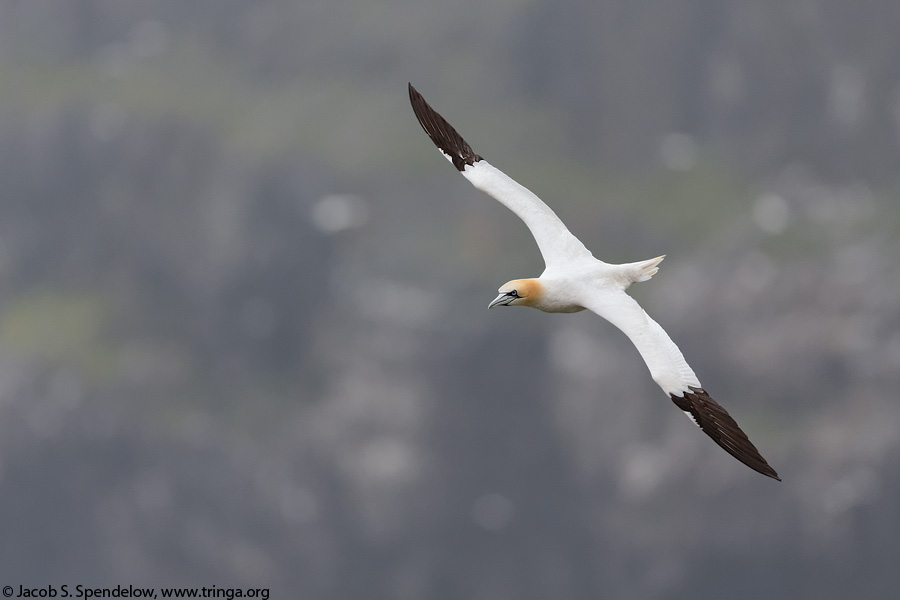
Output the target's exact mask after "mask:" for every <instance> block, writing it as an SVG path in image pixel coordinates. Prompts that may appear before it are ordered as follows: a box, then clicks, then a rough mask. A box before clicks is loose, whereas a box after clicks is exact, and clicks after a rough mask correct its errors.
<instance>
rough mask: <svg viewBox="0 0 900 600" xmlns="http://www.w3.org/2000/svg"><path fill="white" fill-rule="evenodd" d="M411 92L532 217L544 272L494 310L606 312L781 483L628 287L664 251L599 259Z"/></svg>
mask: <svg viewBox="0 0 900 600" xmlns="http://www.w3.org/2000/svg"><path fill="white" fill-rule="evenodd" d="M409 96H410V102H411V104H412V107H413V111H414V112H415V113H416V117H417V118H418V119H419V123H420V124H421V125H422V128H423V129H425V132H426V133H427V134H428V136H429V137H430V138H431V139H432V141H433V142H434V143H435V145H437V147H438V149H439V150H440V151H441V153H442V154H443V155H444V156H445V157H446V158H447V159H448V160H449V161H450V162H451V163H453V166H455V167H456V168H457V170H459V172H460V173H461V174H462V175H463V176H464V177H465V178H466V179H468V180H469V181H470V182H471V183H472V184H473V185H474V186H475V187H476V188H478V189H480V190H482V191H483V192H485V193H487V194H488V195H490V196H492V197H494V198H495V199H497V200H498V201H500V203H502V204H503V205H504V206H506V207H507V208H509V209H510V210H511V211H513V212H514V213H515V214H516V215H518V216H519V218H521V219H522V221H524V222H525V225H526V226H527V227H528V229H529V230H530V231H531V234H532V235H533V236H534V239H535V241H536V242H537V245H538V248H539V249H540V251H541V255H542V256H543V258H544V263H545V269H544V272H543V273H542V274H541V275H540V277H537V278H529V279H514V280H512V281H509V282H507V283H506V284H504V285H503V286H501V287H500V289H499V290H498V291H499V292H500V295H499V296H497V298H495V299H494V301H493V302H491V304H490V305H489V308H493V307H495V306H519V305H521V306H530V307H532V308H537V309H539V310H542V311H545V312H559V313H571V312H578V311H581V310H585V309H588V310H590V311H592V312H594V313H596V314H598V315H600V316H601V317H603V318H604V319H606V320H607V321H609V322H611V323H612V324H613V325H615V326H616V327H618V328H619V329H620V330H622V332H624V333H625V335H627V336H628V337H629V339H631V341H632V343H633V344H634V345H635V347H636V348H637V350H638V352H640V354H641V357H642V358H643V359H644V362H645V363H646V364H647V367H648V369H649V370H650V375H651V376H652V377H653V380H654V381H655V382H656V383H657V384H658V385H659V386H660V387H661V388H662V390H663V391H664V392H665V393H666V394H667V395H668V396H669V397H670V398H671V399H672V400H673V401H674V402H675V404H676V405H677V406H678V407H679V408H681V410H682V411H684V413H685V414H687V415H688V417H690V418H691V420H692V421H694V423H695V424H696V425H697V426H699V427H700V428H701V429H702V430H703V431H704V432H705V433H706V434H707V435H709V436H710V437H711V438H712V439H713V440H714V441H715V442H716V443H717V444H719V446H721V447H722V448H723V449H725V450H726V451H727V452H728V453H729V454H731V455H732V456H734V457H735V458H737V459H738V460H740V461H741V462H743V463H744V464H746V465H747V466H749V467H750V468H751V469H754V470H756V471H758V472H760V473H762V474H763V475H767V476H769V477H772V478H774V479H778V480H779V481H780V478H779V477H778V474H777V473H776V472H775V470H774V469H772V467H770V466H769V464H768V463H767V462H766V460H765V459H764V458H763V457H762V456H761V455H760V454H759V451H757V449H756V447H755V446H754V445H753V444H752V443H751V442H750V440H749V439H748V438H747V436H746V435H745V434H744V432H743V431H741V429H740V428H739V427H738V425H737V423H735V421H734V419H732V418H731V416H730V415H729V414H728V413H727V412H726V411H725V409H723V408H722V407H721V406H720V405H719V404H718V403H716V402H715V400H713V399H712V398H710V397H709V394H707V392H706V390H704V389H703V388H702V387H701V386H700V381H699V379H697V376H696V375H695V374H694V371H693V370H692V369H691V367H690V366H689V365H688V364H687V361H685V359H684V356H683V355H682V353H681V351H680V350H679V349H678V346H676V345H675V343H674V342H673V341H672V339H671V338H670V337H669V336H668V334H666V332H665V330H663V328H662V327H660V325H659V324H658V323H657V322H656V321H654V320H653V319H651V318H650V316H649V315H648V314H647V313H646V312H644V310H643V309H642V308H641V307H640V305H639V304H638V303H637V302H636V301H635V300H634V299H633V298H632V297H631V296H629V295H628V294H626V293H625V290H626V289H628V287H629V286H630V285H631V284H633V283H636V282H639V281H647V280H648V279H650V278H651V277H652V276H653V275H654V274H655V273H656V272H657V271H658V270H659V263H660V262H662V260H663V258H665V256H658V257H656V258H652V259H649V260H644V261H639V262H634V263H627V264H621V265H614V264H609V263H605V262H603V261H601V260H598V259H596V258H594V256H593V255H592V254H591V252H590V251H589V250H588V249H587V248H585V246H584V244H582V243H581V241H579V240H578V238H576V237H575V236H574V235H572V233H571V232H570V231H569V230H568V228H567V227H566V226H565V224H564V223H563V222H562V221H561V220H560V219H559V217H557V216H556V213H554V212H553V210H551V209H550V207H549V206H547V205H546V204H545V203H544V202H543V201H542V200H541V199H540V198H538V197H537V196H536V195H535V194H533V193H532V192H531V191H530V190H528V189H527V188H525V187H523V186H522V185H520V184H519V183H517V182H516V181H514V180H513V179H512V178H510V177H509V176H507V175H506V174H505V173H503V172H502V171H500V170H499V169H497V168H496V167H494V166H493V165H491V164H490V163H488V162H487V161H486V160H484V159H483V158H482V157H481V156H479V155H477V154H475V152H474V151H473V150H472V148H471V146H469V144H468V143H466V141H465V140H464V139H463V138H462V136H460V135H459V133H457V132H456V130H455V129H454V128H453V127H452V126H451V125H450V124H449V123H447V121H446V120H444V118H443V117H441V116H440V115H439V114H438V113H437V112H436V111H435V110H434V109H433V108H431V106H430V105H429V104H428V103H427V102H426V101H425V99H424V98H423V97H422V95H421V94H419V93H418V92H417V91H416V89H415V88H413V86H412V84H410V86H409Z"/></svg>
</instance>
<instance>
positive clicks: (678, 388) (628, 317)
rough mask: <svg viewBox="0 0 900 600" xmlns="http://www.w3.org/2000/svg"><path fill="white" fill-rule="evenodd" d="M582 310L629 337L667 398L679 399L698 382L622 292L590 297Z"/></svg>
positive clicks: (655, 326) (655, 325)
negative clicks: (594, 314)
mask: <svg viewBox="0 0 900 600" xmlns="http://www.w3.org/2000/svg"><path fill="white" fill-rule="evenodd" d="M584 306H585V308H587V309H589V310H591V311H593V312H595V313H597V314H598V315H600V316H601V317H603V318H604V319H606V320H607V321H609V322H610V323H612V324H613V325H615V326H616V327H618V328H619V329H621V330H622V332H623V333H624V334H625V335H627V336H628V338H629V339H630V340H631V342H632V343H633V344H634V345H635V347H636V348H637V349H638V352H640V354H641V357H642V358H643V359H644V362H645V363H647V368H649V369H650V375H651V376H652V377H653V380H654V381H655V382H656V383H657V384H658V385H659V387H661V388H662V389H663V391H664V392H665V393H666V394H670V395H671V394H675V395H676V396H682V395H684V393H685V392H686V391H688V389H689V386H693V387H700V381H699V380H698V379H697V376H696V375H695V374H694V371H693V370H692V369H691V367H690V366H689V365H688V364H687V361H686V360H684V355H682V354H681V350H679V349H678V346H676V345H675V342H673V341H672V338H670V337H669V335H668V334H667V333H666V332H665V330H664V329H663V328H662V327H660V325H659V323H657V322H656V321H654V320H653V319H651V318H650V315H648V314H647V313H646V312H645V311H644V309H643V308H641V305H640V304H638V303H637V301H636V300H635V299H634V298H632V297H631V296H629V295H628V294H626V293H625V292H624V291H603V292H599V293H596V294H593V295H592V297H590V298H587V302H585V303H584Z"/></svg>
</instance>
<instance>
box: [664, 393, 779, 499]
mask: <svg viewBox="0 0 900 600" xmlns="http://www.w3.org/2000/svg"><path fill="white" fill-rule="evenodd" d="M688 387H689V389H690V390H691V391H690V392H685V393H684V396H683V397H679V396H676V395H674V394H672V401H673V402H675V404H676V405H677V406H678V408H680V409H681V410H683V411H685V412H687V413H690V414H691V416H692V417H693V418H694V421H695V422H696V423H697V425H699V426H700V429H702V430H703V432H704V433H706V435H708V436H709V437H711V438H712V439H713V441H714V442H716V443H717V444H718V445H720V446H721V447H722V448H724V449H725V451H726V452H728V454H730V455H732V456H733V457H735V458H736V459H738V460H739V461H741V462H742V463H744V464H745V465H747V466H748V467H750V468H751V469H753V470H754V471H758V472H759V473H762V474H763V475H767V476H768V477H771V478H773V479H777V480H778V481H781V478H780V477H779V476H778V473H776V472H775V469H773V468H772V467H770V466H769V463H767V462H766V459H764V458H763V457H762V456H761V455H760V453H759V450H757V449H756V446H754V445H753V444H752V443H751V442H750V440H749V439H747V435H746V434H745V433H744V432H743V431H741V428H740V427H738V424H737V423H735V422H734V419H732V418H731V415H729V414H728V413H727V412H726V411H725V409H724V408H722V407H721V406H719V404H718V403H717V402H716V401H715V400H713V399H712V398H710V397H709V394H707V393H706V390H704V389H703V388H698V387H692V386H688Z"/></svg>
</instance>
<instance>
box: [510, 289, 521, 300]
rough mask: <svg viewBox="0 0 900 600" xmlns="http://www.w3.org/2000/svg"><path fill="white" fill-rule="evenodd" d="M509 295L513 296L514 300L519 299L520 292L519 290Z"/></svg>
mask: <svg viewBox="0 0 900 600" xmlns="http://www.w3.org/2000/svg"><path fill="white" fill-rule="evenodd" d="M509 295H510V296H512V297H513V298H518V297H519V292H518V291H517V290H513V291H511V292H510V293H509Z"/></svg>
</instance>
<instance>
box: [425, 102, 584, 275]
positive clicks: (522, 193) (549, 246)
mask: <svg viewBox="0 0 900 600" xmlns="http://www.w3.org/2000/svg"><path fill="white" fill-rule="evenodd" d="M409 101H410V103H411V104H412V108H413V111H414V112H415V113H416V118H418V119H419V123H420V124H421V125H422V128H423V129H424V130H425V133H427V134H428V137H430V138H431V141H433V142H434V143H435V145H436V146H437V147H438V149H439V150H440V151H441V153H442V154H443V155H444V156H445V157H447V159H449V160H450V162H452V163H453V166H454V167H456V169H457V170H458V171H459V172H460V173H462V174H463V176H464V177H465V178H466V179H468V180H469V181H470V182H472V185H474V186H475V187H477V188H478V189H480V190H481V191H483V192H485V193H487V194H489V195H490V196H493V197H494V198H496V199H497V200H499V201H500V203H501V204H503V205H504V206H506V207H507V208H508V209H510V210H511V211H513V212H514V213H516V214H517V215H518V216H519V218H520V219H522V220H523V221H525V225H527V226H528V229H529V230H530V231H531V234H532V235H533V236H534V239H535V241H536V242H537V245H538V248H540V250H541V255H542V256H543V257H544V263H545V264H546V265H547V268H548V269H550V268H553V267H554V266H556V265H559V266H571V265H572V264H573V263H574V262H578V261H579V260H582V259H584V258H593V257H592V255H591V253H590V252H589V251H588V250H587V248H585V247H584V244H582V243H581V242H580V241H579V240H578V238H576V237H575V236H574V235H572V233H571V232H570V231H569V230H568V229H567V228H566V226H565V225H564V224H563V222H562V221H560V219H559V217H557V216H556V213H554V212H553V211H552V210H551V209H550V207H549V206H547V205H546V204H544V202H543V201H542V200H541V199H540V198H538V197H537V196H535V195H534V194H533V193H531V192H530V191H529V190H528V189H527V188H525V187H523V186H521V185H519V184H518V183H516V182H515V181H514V180H513V179H511V178H510V177H508V176H507V175H506V174H504V173H503V172H502V171H500V170H499V169H497V168H495V167H493V166H491V164H490V163H488V162H487V161H486V160H484V159H483V158H481V156H479V155H478V154H476V153H475V152H474V151H473V150H472V147H471V146H469V144H468V143H466V141H465V140H464V139H463V138H462V136H461V135H459V133H457V132H456V130H455V129H454V128H453V127H452V126H451V125H450V124H449V123H448V122H447V121H445V120H444V118H443V117H442V116H441V115H439V114H438V113H437V112H436V111H435V110H434V109H433V108H431V106H430V105H429V104H428V102H426V101H425V98H423V97H422V95H421V94H420V93H419V92H418V91H416V88H414V87H413V86H412V84H409Z"/></svg>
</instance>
